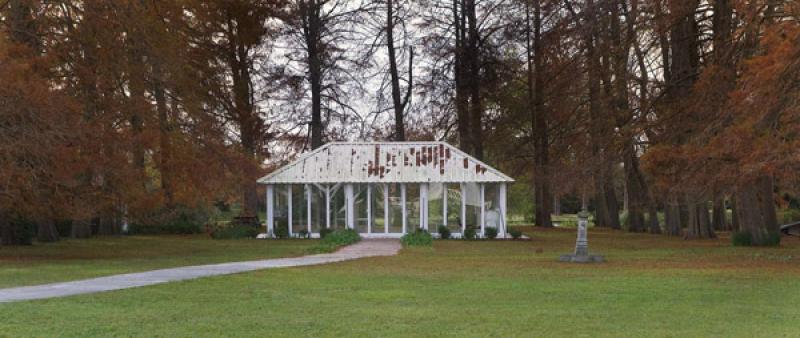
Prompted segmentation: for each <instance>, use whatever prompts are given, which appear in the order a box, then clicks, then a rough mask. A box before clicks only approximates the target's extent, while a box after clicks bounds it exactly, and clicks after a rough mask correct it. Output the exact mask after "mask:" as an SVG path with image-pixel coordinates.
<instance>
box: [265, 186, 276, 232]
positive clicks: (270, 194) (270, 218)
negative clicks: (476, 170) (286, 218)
mask: <svg viewBox="0 0 800 338" xmlns="http://www.w3.org/2000/svg"><path fill="white" fill-rule="evenodd" d="M274 189H275V186H273V185H272V184H269V185H267V237H272V229H274V226H275V214H274V213H273V210H272V204H273V202H274V199H275V191H274Z"/></svg>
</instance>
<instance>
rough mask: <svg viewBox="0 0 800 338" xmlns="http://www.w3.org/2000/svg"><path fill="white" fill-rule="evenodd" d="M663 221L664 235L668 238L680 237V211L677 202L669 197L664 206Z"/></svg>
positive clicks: (681, 231) (681, 230) (681, 232)
mask: <svg viewBox="0 0 800 338" xmlns="http://www.w3.org/2000/svg"><path fill="white" fill-rule="evenodd" d="M664 219H665V222H666V234H667V235H669V236H680V235H682V234H683V229H682V228H681V211H680V206H679V204H678V200H677V198H675V197H670V199H669V200H668V201H667V203H666V205H665V206H664Z"/></svg>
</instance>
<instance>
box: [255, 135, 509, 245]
mask: <svg viewBox="0 0 800 338" xmlns="http://www.w3.org/2000/svg"><path fill="white" fill-rule="evenodd" d="M513 181H514V180H513V179H511V178H510V177H508V176H506V175H504V174H503V173H501V172H500V171H498V170H496V169H494V168H492V167H490V166H488V165H486V164H484V163H483V162H481V161H478V160H477V159H475V158H473V157H471V156H469V155H467V154H466V153H464V152H462V151H460V150H458V149H457V148H455V147H453V146H451V145H449V144H447V143H443V142H377V143H366V142H359V143H352V142H333V143H328V144H327V145H325V146H323V147H320V148H318V149H316V150H314V151H311V152H309V153H307V154H304V155H302V156H301V157H300V158H298V159H297V160H296V161H294V162H292V163H290V164H288V165H286V166H284V167H281V168H279V169H277V170H275V171H274V172H272V173H270V174H269V175H267V176H264V177H262V178H261V179H259V180H258V182H259V183H261V184H265V185H266V188H267V189H266V191H267V193H266V195H267V196H266V202H267V204H266V205H267V234H268V236H273V235H274V233H275V230H276V229H278V227H280V228H281V229H285V230H288V233H289V234H291V235H292V236H296V235H297V234H298V233H300V232H306V233H309V234H311V236H314V237H316V236H319V231H320V229H322V228H345V227H346V228H351V229H356V230H357V231H358V232H359V233H360V234H361V235H362V236H364V237H399V236H402V235H403V234H405V233H407V232H409V231H413V230H414V229H415V228H423V229H426V230H429V231H430V232H432V233H437V232H438V229H439V227H440V226H446V227H448V228H449V230H450V231H451V233H453V234H454V235H455V236H459V235H461V234H463V233H464V230H465V229H466V228H467V227H475V229H476V230H477V232H478V234H480V235H481V236H482V235H483V234H484V233H485V229H486V228H487V227H496V228H497V229H498V232H499V233H500V234H501V236H504V234H505V233H506V231H505V230H506V227H505V223H506V184H507V183H510V182H513ZM303 230H305V231H303ZM284 232H286V231H284Z"/></svg>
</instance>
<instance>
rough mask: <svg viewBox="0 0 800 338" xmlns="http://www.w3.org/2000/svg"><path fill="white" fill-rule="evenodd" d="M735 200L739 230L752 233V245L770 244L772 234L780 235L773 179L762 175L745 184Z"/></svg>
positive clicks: (738, 191)
mask: <svg viewBox="0 0 800 338" xmlns="http://www.w3.org/2000/svg"><path fill="white" fill-rule="evenodd" d="M735 200H736V210H735V212H736V214H737V216H738V217H737V221H738V222H739V231H741V232H747V233H749V234H750V237H751V239H752V245H756V246H759V245H767V244H770V243H769V240H770V236H777V235H778V223H777V215H776V214H775V201H774V197H773V188H772V179H771V178H770V177H768V176H761V177H758V178H756V179H755V180H754V181H753V182H751V183H749V184H745V185H743V186H742V187H740V188H739V189H738V190H737V194H736V199H735Z"/></svg>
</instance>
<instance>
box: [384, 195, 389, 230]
mask: <svg viewBox="0 0 800 338" xmlns="http://www.w3.org/2000/svg"><path fill="white" fill-rule="evenodd" d="M383 233H385V234H388V233H389V185H388V184H386V183H384V184H383Z"/></svg>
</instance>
